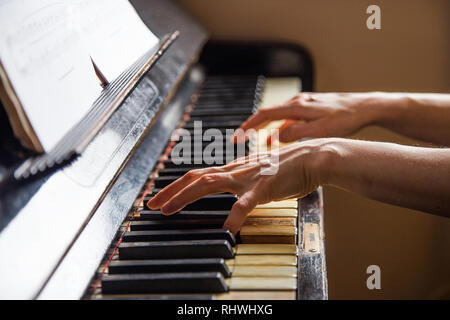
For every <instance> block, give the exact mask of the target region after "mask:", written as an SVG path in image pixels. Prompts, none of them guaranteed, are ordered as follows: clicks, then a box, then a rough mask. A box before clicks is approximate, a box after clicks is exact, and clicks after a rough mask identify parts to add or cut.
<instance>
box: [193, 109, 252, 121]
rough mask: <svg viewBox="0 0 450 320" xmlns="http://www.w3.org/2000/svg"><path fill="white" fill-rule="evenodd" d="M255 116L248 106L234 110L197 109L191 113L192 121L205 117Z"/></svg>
mask: <svg viewBox="0 0 450 320" xmlns="http://www.w3.org/2000/svg"><path fill="white" fill-rule="evenodd" d="M252 114H253V112H252V108H250V107H248V106H246V107H245V108H233V107H231V108H230V107H229V108H225V107H224V108H214V106H210V107H209V108H207V109H206V108H205V109H202V108H197V109H195V108H194V110H192V112H191V119H192V118H193V117H203V116H211V115H212V116H216V115H217V116H223V117H228V116H232V115H233V116H234V115H242V116H247V117H250V116H251V115H252Z"/></svg>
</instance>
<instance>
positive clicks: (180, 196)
mask: <svg viewBox="0 0 450 320" xmlns="http://www.w3.org/2000/svg"><path fill="white" fill-rule="evenodd" d="M231 184H232V181H231V178H230V175H229V174H227V173H221V174H217V173H214V174H206V175H202V176H201V177H200V178H198V179H197V180H195V181H194V182H192V183H191V184H189V185H188V186H186V187H185V188H184V189H182V190H181V191H179V192H178V193H177V194H176V195H174V196H173V197H172V198H171V199H169V200H168V201H167V202H166V203H165V204H164V205H163V207H162V208H161V212H162V213H163V214H165V215H169V214H172V213H175V212H178V211H180V210H181V209H183V208H184V207H185V206H186V205H188V204H189V203H192V202H194V201H197V200H198V199H201V198H203V197H204V196H207V195H209V194H215V193H222V192H228V191H231Z"/></svg>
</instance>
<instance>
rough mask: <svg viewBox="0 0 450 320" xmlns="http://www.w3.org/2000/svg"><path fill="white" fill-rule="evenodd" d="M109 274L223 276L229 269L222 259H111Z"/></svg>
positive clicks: (228, 275) (229, 272)
mask: <svg viewBox="0 0 450 320" xmlns="http://www.w3.org/2000/svg"><path fill="white" fill-rule="evenodd" d="M108 272H109V274H127V273H173V272H220V273H221V274H222V275H223V276H224V277H225V278H228V277H230V276H231V271H230V269H229V268H228V266H227V265H226V263H225V260H224V259H168V260H113V261H111V262H110V263H109V266H108Z"/></svg>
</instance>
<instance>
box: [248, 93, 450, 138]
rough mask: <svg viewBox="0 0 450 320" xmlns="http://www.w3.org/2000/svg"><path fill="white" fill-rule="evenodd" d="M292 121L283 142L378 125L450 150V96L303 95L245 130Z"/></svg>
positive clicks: (262, 113)
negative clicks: (279, 121) (277, 121)
mask: <svg viewBox="0 0 450 320" xmlns="http://www.w3.org/2000/svg"><path fill="white" fill-rule="evenodd" d="M283 119H285V120H287V122H286V123H285V125H284V126H282V128H281V130H280V140H281V141H282V142H291V141H295V140H298V139H300V138H305V137H310V138H321V137H345V136H348V135H350V134H353V133H355V132H357V131H358V130H359V129H361V128H363V127H365V126H369V125H378V126H381V127H385V128H388V129H390V130H393V131H395V132H397V133H400V134H404V135H406V136H409V137H413V138H416V139H420V140H423V141H428V142H432V143H435V144H437V145H446V146H450V94H434V93H432V94H419V93H386V92H368V93H301V94H298V95H296V96H295V97H293V98H292V99H290V100H288V101H287V102H285V103H284V104H282V105H279V106H274V107H273V108H267V109H262V110H260V111H259V112H258V113H256V114H255V115H253V116H252V117H250V118H249V119H248V120H247V121H246V122H244V124H243V125H242V126H241V128H242V129H244V130H247V129H250V128H260V127H262V126H264V125H265V124H266V123H268V122H270V121H272V120H283Z"/></svg>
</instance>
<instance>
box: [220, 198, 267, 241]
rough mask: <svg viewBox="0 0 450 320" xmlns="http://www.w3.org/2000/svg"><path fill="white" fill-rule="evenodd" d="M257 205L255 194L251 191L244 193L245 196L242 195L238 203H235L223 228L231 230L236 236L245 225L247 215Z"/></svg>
mask: <svg viewBox="0 0 450 320" xmlns="http://www.w3.org/2000/svg"><path fill="white" fill-rule="evenodd" d="M257 204H258V202H257V200H256V196H255V194H254V192H252V191H249V192H247V193H244V195H242V196H241V197H240V198H239V199H238V201H236V202H235V203H234V205H233V207H232V208H231V211H230V214H229V215H228V218H227V220H225V223H224V224H223V228H224V229H228V230H230V231H231V232H232V233H233V234H234V235H236V233H238V231H239V229H240V228H241V226H242V224H243V223H244V221H245V218H246V217H247V215H248V214H249V213H250V212H251V211H252V210H253V209H254V208H255V207H256V205H257Z"/></svg>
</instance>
